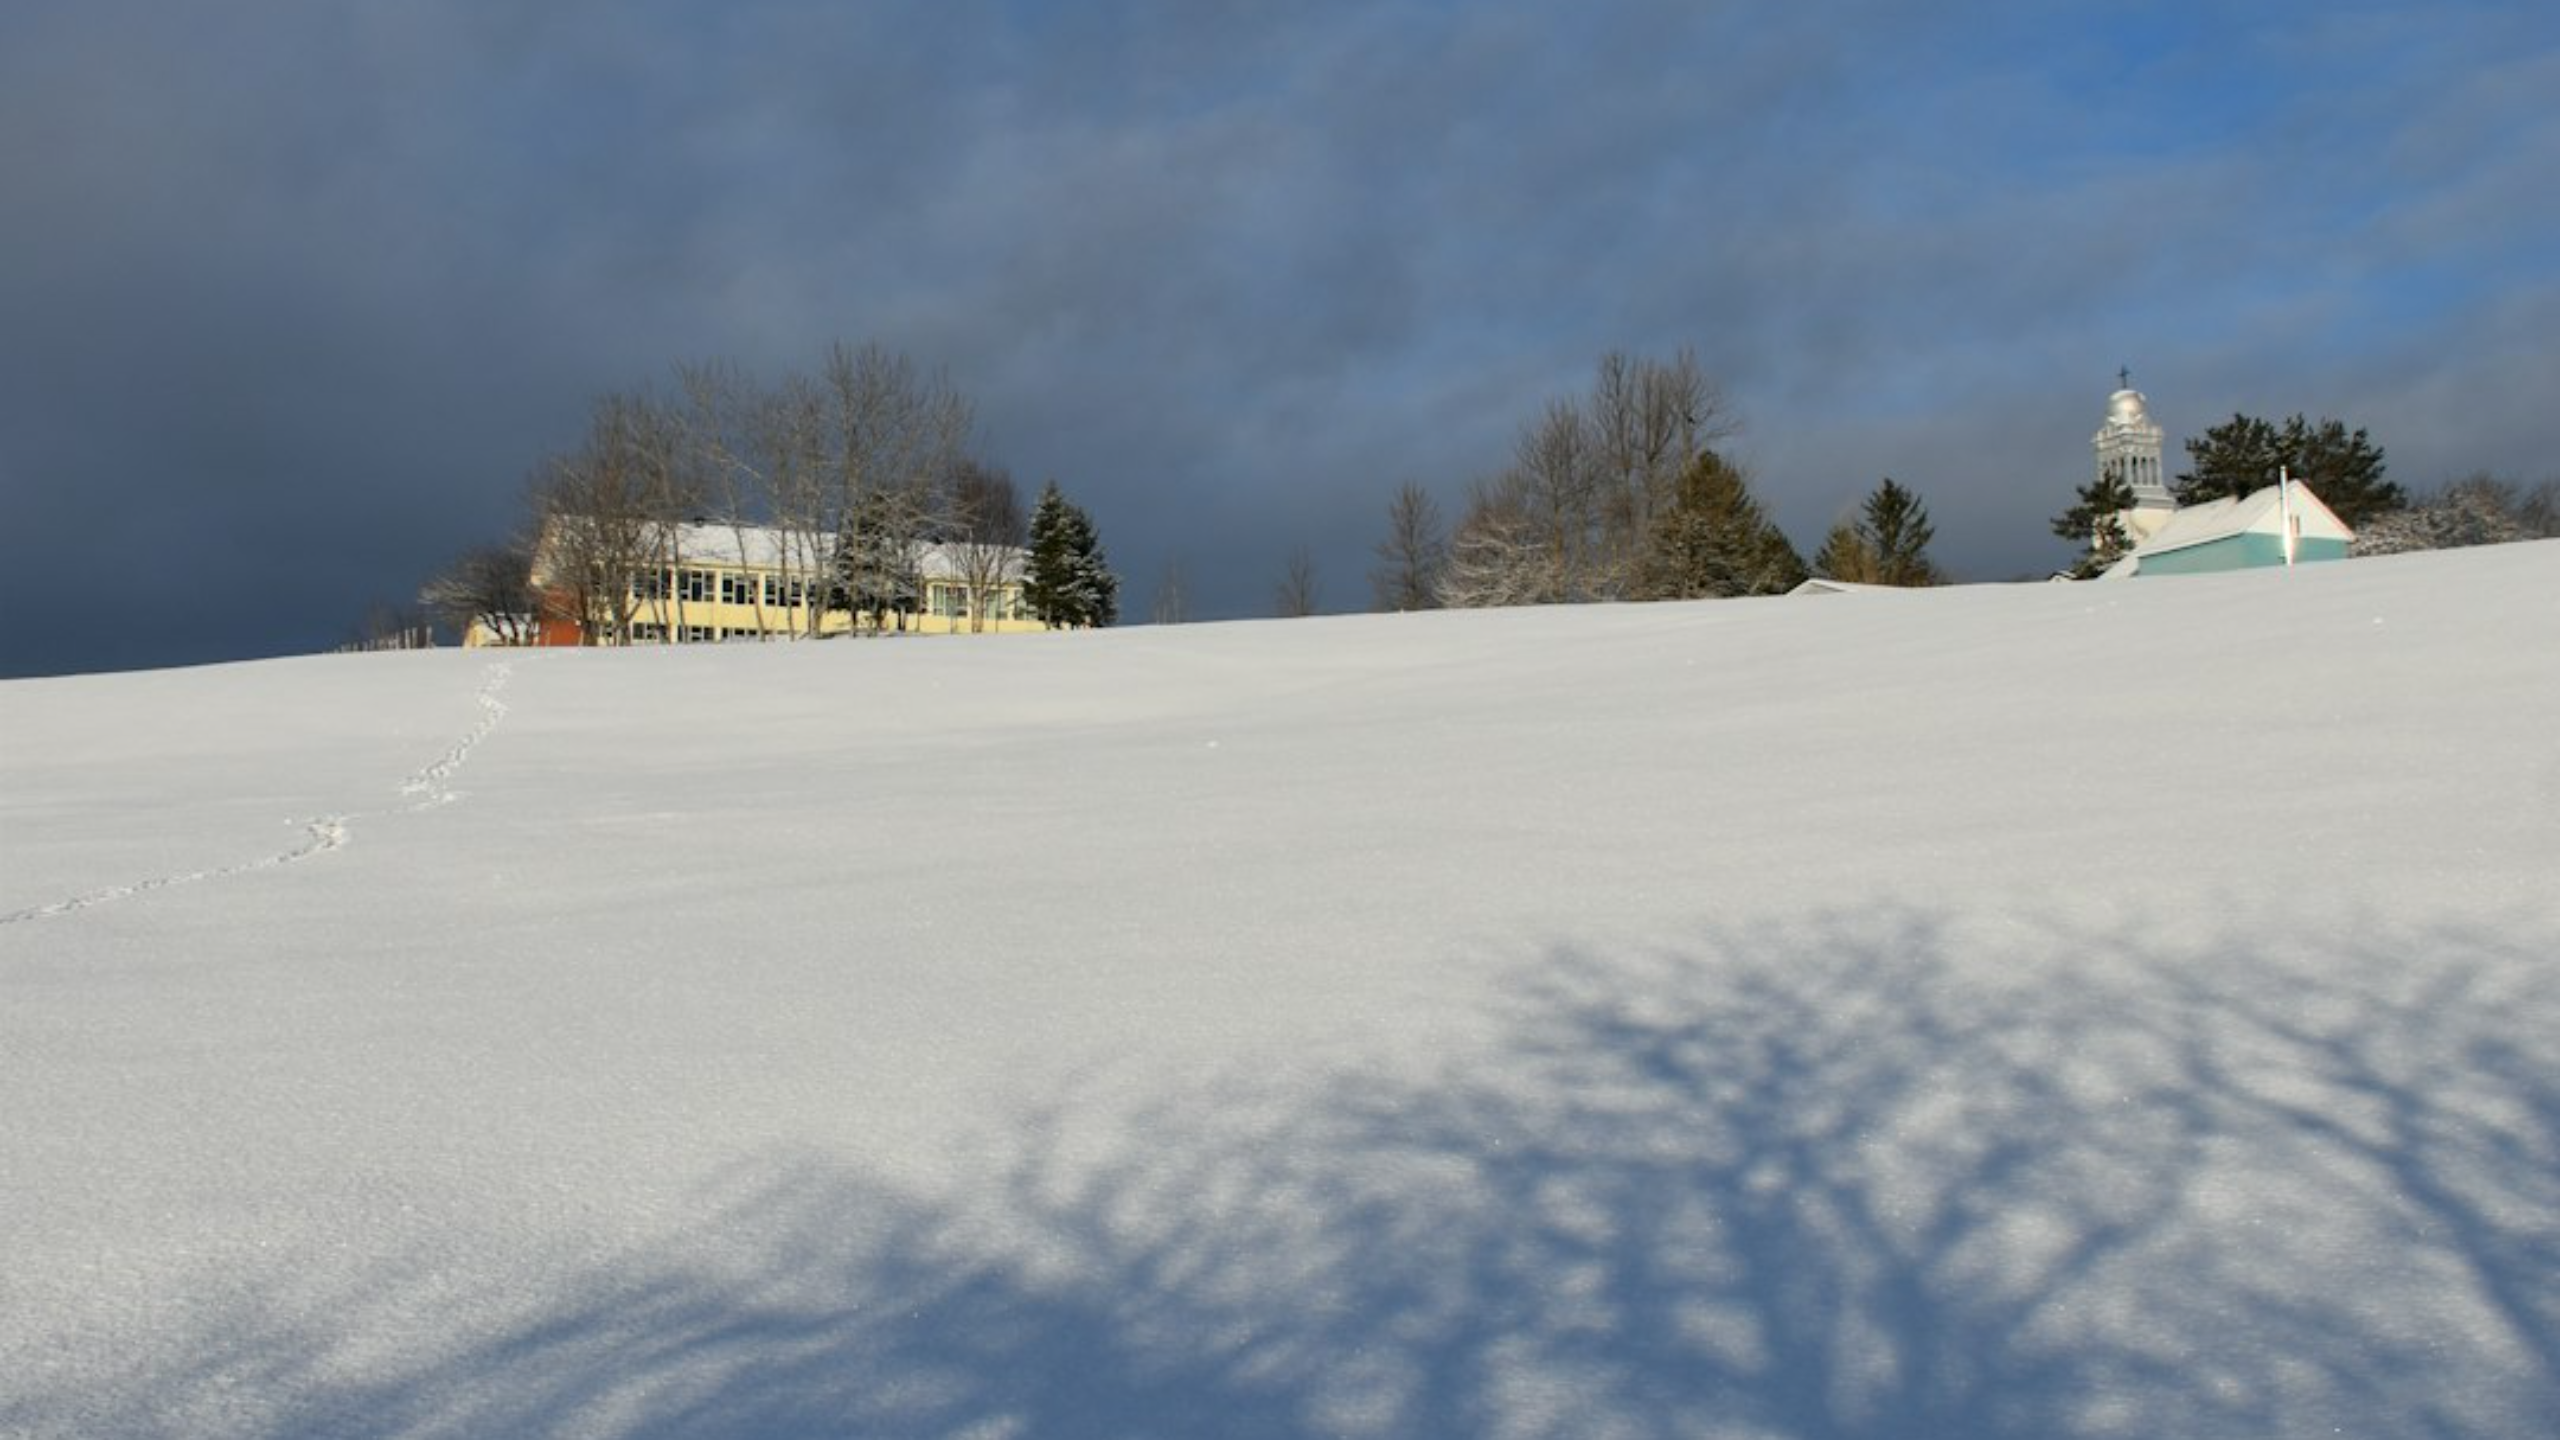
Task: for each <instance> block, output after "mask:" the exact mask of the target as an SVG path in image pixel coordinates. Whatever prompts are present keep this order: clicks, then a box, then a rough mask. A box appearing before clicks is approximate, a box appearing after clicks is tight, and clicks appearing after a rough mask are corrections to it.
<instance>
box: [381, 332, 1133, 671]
mask: <svg viewBox="0 0 2560 1440" xmlns="http://www.w3.org/2000/svg"><path fill="white" fill-rule="evenodd" d="M973 426H974V411H973V406H972V405H971V403H970V401H969V400H968V398H967V397H966V396H965V395H963V394H962V393H961V392H960V391H959V390H958V389H957V388H956V387H954V386H953V385H952V384H951V382H950V380H949V379H948V378H947V377H946V376H945V375H943V374H942V373H941V372H939V371H927V370H925V369H923V368H921V367H919V366H917V365H916V364H915V363H914V362H912V361H911V360H909V359H907V358H906V357H905V356H902V355H899V354H896V353H894V352H892V351H889V350H887V349H884V348H882V347H880V346H878V345H866V346H862V347H859V348H855V347H850V346H847V345H844V344H842V343H838V344H834V345H830V346H829V347H828V348H827V350H826V352H825V354H824V355H823V357H822V358H821V361H820V363H819V365H818V366H817V368H816V369H815V370H814V372H810V373H796V372H795V373H792V374H787V375H785V376H783V377H782V378H781V379H779V380H778V381H774V382H770V383H765V382H759V381H757V380H755V379H753V378H751V377H749V376H748V375H746V374H745V373H743V372H742V371H740V370H738V369H736V368H735V367H732V366H728V365H722V364H708V365H685V366H679V367H677V370H676V375H675V386H674V389H673V391H672V393H658V392H654V391H647V390H643V391H637V392H617V393H612V394H608V395H605V396H604V397H602V398H601V399H599V400H597V401H596V402H595V404H594V406H593V408H592V410H591V411H590V414H589V417H588V423H587V429H586V434H585V435H584V437H583V438H582V439H581V441H580V442H579V443H578V444H577V445H575V446H574V447H572V448H571V449H569V450H566V451H564V452H562V453H559V454H556V455H553V456H551V457H549V458H547V459H545V460H543V461H542V462H541V463H540V464H539V465H537V466H536V468H535V470H534V472H533V474H532V476H531V477H530V479H529V480H528V482H527V486H526V519H525V526H524V528H523V529H522V530H521V531H520V532H519V533H518V534H517V535H516V536H515V537H513V538H511V539H508V540H505V541H502V542H498V543H495V544H491V545H486V546H481V547H477V548H475V549H473V550H471V551H469V552H467V553H465V554H464V555H462V556H460V557H458V558H457V559H456V560H455V561H454V562H453V563H452V564H451V565H450V566H448V567H447V568H446V569H445V570H444V571H443V572H441V573H440V574H438V575H437V576H436V577H435V578H434V579H432V580H431V581H430V582H429V583H428V584H427V586H426V587H425V589H424V591H423V592H422V593H421V595H420V600H421V602H422V603H424V604H426V605H427V606H429V607H430V608H431V609H432V610H433V611H434V612H435V613H436V614H437V615H438V616H439V618H441V619H443V620H444V621H445V622H446V623H448V624H450V625H453V626H455V627H456V628H458V629H460V628H468V627H469V626H471V625H473V624H475V623H476V624H479V625H482V626H485V627H487V628H488V629H489V630H490V631H491V633H493V634H494V635H496V636H497V637H498V638H499V639H500V640H501V641H502V642H508V643H522V642H525V641H529V640H531V639H532V638H533V634H532V631H533V627H535V626H536V625H537V624H538V623H539V622H540V621H541V620H542V619H551V620H555V621H569V622H574V623H575V624H576V625H577V626H578V628H579V633H580V635H581V637H582V639H583V640H584V641H585V642H586V643H603V644H628V643H630V642H631V639H632V635H633V628H634V627H633V620H634V617H635V615H636V614H637V613H638V612H639V610H640V608H641V607H642V606H643V605H644V604H645V603H647V602H649V601H651V600H665V599H670V598H672V599H674V600H676V601H677V602H678V603H681V602H682V600H683V599H685V598H688V597H684V596H675V597H667V596H661V595H658V594H657V593H656V591H657V588H658V587H660V586H663V585H665V584H666V583H668V577H670V576H673V575H674V574H675V573H676V572H677V571H678V570H679V568H680V563H681V561H682V560H683V558H684V556H683V554H682V553H680V550H681V547H682V545H683V542H684V536H685V535H686V533H687V527H689V526H690V527H693V529H694V530H695V532H696V533H697V534H698V533H699V530H700V529H702V528H704V527H708V528H711V529H713V530H715V531H716V530H718V529H721V528H726V529H727V530H728V531H729V534H730V538H731V541H732V542H733V547H734V549H733V553H734V555H735V557H736V559H737V561H738V563H739V564H740V565H741V566H742V567H744V566H746V565H747V564H749V563H750V559H751V557H752V559H753V561H754V562H755V563H756V564H757V565H758V566H759V567H760V568H761V569H763V570H765V571H766V572H767V573H770V574H773V575H774V576H775V577H776V580H777V583H776V584H775V585H774V586H773V587H772V590H771V595H772V596H778V597H780V598H779V599H778V600H777V599H772V598H769V595H768V591H767V588H766V587H765V586H762V585H757V586H751V587H746V590H745V593H744V594H743V595H741V596H740V597H739V603H744V604H747V605H749V606H751V607H753V609H754V611H755V613H756V615H757V629H758V630H759V631H760V632H763V633H778V634H798V635H806V636H815V635H818V634H820V633H822V631H823V630H824V627H825V625H826V623H827V617H828V616H829V615H830V614H837V615H843V614H850V615H852V616H855V617H858V618H864V619H867V620H868V621H869V622H870V626H871V628H872V629H873V630H874V631H876V632H881V633H886V632H889V631H892V630H895V629H902V628H905V626H906V623H907V621H908V619H909V618H910V617H912V616H914V615H915V614H917V613H918V611H919V610H920V608H921V607H922V605H923V602H924V594H923V584H924V581H923V576H922V575H921V574H920V573H919V560H920V556H921V555H922V554H923V552H924V549H925V547H926V546H928V545H935V546H940V547H942V553H943V554H944V555H945V556H946V557H947V559H948V560H949V562H950V564H951V566H952V567H953V569H954V570H955V571H956V583H957V584H958V585H960V586H961V587H962V588H963V589H964V590H965V592H966V594H967V596H968V609H969V614H970V620H971V625H972V628H983V627H984V625H985V621H986V617H987V613H988V609H989V606H990V603H991V602H992V600H993V598H994V597H995V595H996V594H997V593H998V591H999V590H1000V588H1001V587H1002V586H1003V585H1004V584H1005V583H1006V582H1007V581H1008V579H1010V578H1013V572H1014V568H1015V567H1016V566H1017V565H1020V566H1021V567H1022V574H1021V576H1020V578H1021V580H1022V588H1023V596H1024V600H1025V603H1026V605H1027V606H1028V607H1029V608H1030V610H1031V612H1032V613H1033V615H1034V616H1035V617H1036V618H1038V619H1040V620H1041V621H1043V622H1044V623H1046V624H1049V625H1051V626H1056V627H1062V628H1063V627H1086V626H1098V625H1109V624H1111V623H1113V622H1114V621H1115V620H1116V619H1117V618H1118V585H1119V582H1118V578H1117V577H1116V576H1115V575H1114V574H1113V573H1112V571H1111V569H1110V565H1109V561H1108V559H1107V558H1106V556H1105V555H1104V552H1103V549H1102V545H1101V542H1100V539H1099V537H1098V535H1097V534H1096V532H1095V529H1094V526H1093V522H1092V519H1091V517H1090V516H1088V515H1087V514H1086V513H1085V512H1084V511H1083V510H1082V509H1081V508H1080V507H1077V506H1076V505H1074V504H1073V503H1072V502H1070V501H1068V500H1067V499H1066V497H1065V495H1064V494H1063V493H1062V492H1061V491H1060V490H1059V488H1058V486H1057V483H1056V482H1055V481H1054V480H1053V481H1050V482H1048V483H1047V484H1046V485H1045V486H1044V487H1043V489H1042V492H1041V495H1040V498H1039V500H1038V502H1037V503H1036V504H1035V505H1034V506H1033V507H1032V508H1031V510H1030V511H1029V512H1028V513H1026V511H1025V509H1024V506H1023V504H1022V500H1021V496H1020V492H1019V490H1018V489H1017V487H1016V486H1015V484H1014V480H1013V477H1012V475H1011V474H1010V473H1009V472H1007V471H1006V470H1004V469H1003V468H1001V467H998V466H993V465H989V464H987V463H985V462H983V461H981V460H979V459H977V458H975V457H974V456H972V455H971V454H970V453H969V452H968V448H967V447H968V440H969V436H970V432H971V430H972V428H973ZM1026 550H1027V551H1028V554H1027V557H1026V556H1025V554H1024V552H1025V551H1026ZM537 570H539V575H538V576H537ZM690 598H696V599H705V598H708V597H690ZM768 605H770V606H771V607H772V609H771V613H770V614H768V612H767V607H768Z"/></svg>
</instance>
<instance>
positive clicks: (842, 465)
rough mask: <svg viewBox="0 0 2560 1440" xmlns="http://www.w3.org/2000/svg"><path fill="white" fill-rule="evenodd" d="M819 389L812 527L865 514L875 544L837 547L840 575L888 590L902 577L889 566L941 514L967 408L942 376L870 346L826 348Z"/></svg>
mask: <svg viewBox="0 0 2560 1440" xmlns="http://www.w3.org/2000/svg"><path fill="white" fill-rule="evenodd" d="M819 388H820V391H821V393H822V394H823V395H824V396H825V398H826V405H827V420H828V424H829V433H828V436H827V439H828V442H829V456H828V459H829V467H828V474H829V475H830V477H831V479H832V482H833V484H832V487H831V491H830V493H829V494H828V496H827V505H826V507H825V508H826V510H827V512H828V513H827V514H825V515H824V516H822V517H819V518H821V519H823V520H824V521H826V522H827V523H825V524H823V525H819V526H815V527H812V528H813V529H814V530H821V531H824V532H826V533H841V532H843V531H844V530H845V529H846V528H847V526H848V524H849V522H850V521H851V520H852V519H853V517H854V516H855V515H856V514H857V513H859V514H860V515H862V516H863V517H865V523H866V524H867V525H868V526H869V527H871V528H872V529H873V530H874V531H875V532H876V534H875V535H874V536H873V537H872V540H873V543H867V544H864V545H860V546H850V547H846V546H840V547H839V551H840V553H841V554H842V555H843V556H844V559H845V563H846V565H847V566H848V567H849V569H848V573H844V574H841V575H839V576H838V577H837V579H838V582H839V584H840V585H841V587H842V588H843V589H844V590H845V591H846V592H847V593H848V594H872V595H886V594H891V593H894V592H896V591H897V590H898V588H899V586H900V583H901V582H902V580H903V579H904V577H903V576H900V575H897V574H894V573H890V571H891V569H892V568H894V567H895V566H897V565H898V564H900V563H902V562H905V561H907V560H908V557H911V556H912V554H913V552H914V551H915V549H916V548H917V547H918V546H920V545H922V544H923V543H924V541H925V540H926V538H927V537H928V536H930V535H931V534H932V532H933V531H934V530H935V529H936V528H938V527H939V526H940V524H941V523H942V522H943V521H944V520H945V519H946V516H945V514H944V513H943V512H944V503H945V501H947V499H948V495H947V493H946V492H945V488H944V482H945V480H946V479H947V478H948V477H949V476H950V475H952V474H953V473H954V471H955V470H956V469H957V467H958V465H959V461H960V458H961V452H962V448H963V447H964V446H965V445H966V444H967V443H968V438H969V429H970V426H971V424H972V423H973V421H972V415H971V407H970V405H969V402H968V400H967V398H966V397H964V396H962V395H961V394H960V392H959V391H958V390H956V389H954V388H953V387H952V385H951V383H950V381H949V380H948V379H947V378H946V377H944V376H943V375H942V374H940V373H939V372H935V373H931V374H927V373H924V372H922V371H919V370H918V369H917V368H916V366H915V364H914V362H912V361H910V360H908V359H907V358H906V357H904V356H902V355H895V354H892V353H890V352H889V351H887V350H885V349H883V348H881V347H880V346H878V345H866V346H863V347H862V348H861V349H859V350H854V349H848V348H847V347H845V346H844V345H842V344H837V345H834V346H830V347H829V348H828V351H827V357H826V362H825V364H824V366H823V367H822V370H821V373H820V380H819Z"/></svg>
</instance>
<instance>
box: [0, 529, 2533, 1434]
mask: <svg viewBox="0 0 2560 1440" xmlns="http://www.w3.org/2000/svg"><path fill="white" fill-rule="evenodd" d="M2555 877H2560V544H2554V543H2543V544H2535V545H2517V546H2507V547H2499V548H2496V549H2491V550H2477V551H2469V552H2463V553H2459V554H2442V555H2418V556H2405V557H2394V558H2390V559H2380V560H2369V561H2356V562H2352V563H2346V564H2332V565H2327V566H2321V567H2312V568H2305V569H2303V570H2300V571H2296V572H2292V573H2277V572H2256V573H2248V574H2237V575H2228V576H2211V577H2195V578H2179V579H2162V580H2152V581H2143V582H2138V583H2134V584H2130V585H2121V586H2110V587H2100V588H2093V587H2075V586H2017V587H1970V588H1960V589H1953V590H1947V591H1939V592H1927V593H1912V594H1885V595H1874V594H1860V595H1849V596H1831V597H1802V598H1789V599H1780V600H1766V601H1729V602H1721V603H1706V604H1694V605H1657V606H1624V607H1595V608H1579V609H1558V610H1544V611H1513V612H1498V613H1465V614H1435V615H1412V616H1378V617H1361V618H1344V619H1327V620H1311V621H1295V622H1286V623H1267V624H1250V625H1224V626H1199V627H1182V628H1175V629H1159V630H1132V631H1123V632H1107V633H1099V634H1085V635H1064V636H1016V637H979V638H958V639H948V640H945V639H936V640H930V641H887V642H843V643H828V644H814V645H799V646H767V647H746V648H739V647H719V648H709V647H705V648H695V649H683V650H675V651H647V652H624V653H605V652H596V653H521V654H508V655H491V654H478V653H474V654H464V653H455V652H445V653H435V654H424V655H418V654H393V655H375V656H352V657H329V658H314V659H309V660H299V661H288V662H273V663H262V664H253V665H239V666H226V667H217V668H211V669H204V670H195V671H175V672H160V673H151V674H142V675H125V676H100V677H87V678H74V679H59V680H30V681H14V682H8V683H6V684H0V985H5V992H4V993H5V996H6V1004H5V1005H4V1006H0V1086H4V1087H5V1088H4V1089H0V1093H5V1096H6V1104H7V1115H8V1119H7V1123H6V1126H5V1127H4V1128H0V1236H5V1238H6V1250H7V1263H6V1266H5V1268H4V1269H0V1431H5V1432H7V1433H12V1434H19V1433H23V1434H29V1435H76V1434H119V1435H135V1436H154V1435H169V1436H177V1435H189V1436H202V1435H213V1436H225V1435H282V1436H315V1437H316V1436H324V1435H343V1434H382V1435H400V1436H485V1435H497V1434H542V1435H555V1434H556V1435H578V1436H615V1437H622V1436H652V1435H675V1434H724V1435H762V1436H817V1435H842V1434H865V1435H899V1436H907V1435H914V1436H970V1437H999V1436H1003V1437H1016V1436H1019V1437H1029V1436H1167V1437H1171V1436H1197V1435H1209V1434H1216V1435H1229V1436H1275V1437H1277V1436H1300V1435H1348V1436H1408V1435H1449V1436H1536V1435H1574V1436H1671V1435H1681V1436H1732V1437H1746V1436H1747V1437H1834V1440H1854V1437H1881V1436H1935V1435H1944V1436H1967V1437H2004V1436H2014V1437H2030V1436H2033V1437H2099V1436H2151V1435H2160V1434H2176V1435H2185V1436H2267V1435H2278V1436H2292V1435H2315V1434H2316V1435H2327V1434H2331V1433H2340V1432H2342V1433H2347V1434H2365V1435H2381V1434H2428V1435H2447V1436H2492V1435H2508V1436H2511V1435H2523V1434H2532V1433H2542V1432H2543V1430H2544V1429H2545V1428H2546V1427H2547V1425H2548V1423H2549V1420H2550V1417H2551V1416H2552V1415H2554V1414H2560V983H2555V981H2560V976H2555V974H2554V965H2555V959H2554V957H2555V956H2560V884H2555Z"/></svg>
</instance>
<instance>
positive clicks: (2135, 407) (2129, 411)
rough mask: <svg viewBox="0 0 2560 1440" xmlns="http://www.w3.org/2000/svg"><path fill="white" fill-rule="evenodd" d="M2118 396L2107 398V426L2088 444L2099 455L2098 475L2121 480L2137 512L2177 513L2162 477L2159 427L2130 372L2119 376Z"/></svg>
mask: <svg viewBox="0 0 2560 1440" xmlns="http://www.w3.org/2000/svg"><path fill="white" fill-rule="evenodd" d="M2116 384H2117V389H2116V393H2114V394H2113V395H2110V396H2108V397H2107V419H2106V423H2105V424H2103V425H2100V426H2099V427H2098V433H2097V434H2096V435H2095V436H2093V437H2091V439H2090V441H2089V444H2090V446H2091V448H2093V449H2095V450H2096V451H2097V452H2098V475H2099V477H2100V478H2101V479H2103V478H2105V477H2107V476H2110V475H2113V476H2117V477H2119V478H2121V479H2122V480H2123V481H2124V482H2125V484H2126V485H2127V486H2129V487H2131V488H2132V490H2133V505H2134V508H2135V509H2136V510H2138V511H2139V510H2155V509H2156V510H2161V511H2168V510H2174V509H2176V508H2177V507H2178V502H2177V501H2175V500H2172V499H2171V498H2169V487H2168V484H2167V483H2166V482H2165V481H2164V480H2163V479H2162V478H2161V473H2160V427H2159V426H2158V425H2156V424H2153V423H2152V420H2151V411H2150V407H2149V404H2148V402H2147V401H2145V400H2144V398H2143V394H2142V392H2141V391H2139V390H2136V389H2134V388H2133V372H2132V371H2131V370H2130V369H2124V370H2118V371H2117V372H2116Z"/></svg>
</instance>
